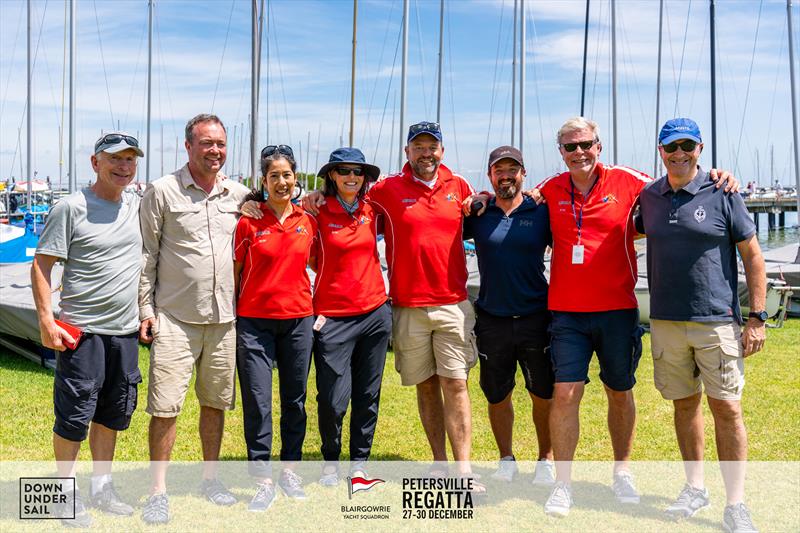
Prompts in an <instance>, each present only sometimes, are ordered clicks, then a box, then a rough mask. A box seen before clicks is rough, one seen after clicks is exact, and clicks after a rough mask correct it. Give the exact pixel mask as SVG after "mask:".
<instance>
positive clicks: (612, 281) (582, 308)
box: [539, 163, 652, 312]
mask: <svg viewBox="0 0 800 533" xmlns="http://www.w3.org/2000/svg"><path fill="white" fill-rule="evenodd" d="M597 173H598V177H597V181H596V182H595V185H594V187H593V188H592V190H591V191H589V194H588V196H587V197H586V198H584V196H583V195H582V194H581V193H580V191H578V190H577V189H575V204H574V208H575V209H574V214H573V204H572V194H571V189H572V187H571V182H572V180H571V179H570V175H569V172H564V173H563V174H558V175H556V176H553V177H552V178H548V179H547V180H545V181H544V182H543V183H542V184H541V185H539V189H540V190H541V191H542V194H543V195H544V197H545V199H546V200H547V208H548V210H549V211H550V229H551V231H552V232H553V257H552V260H551V263H550V291H549V293H548V307H549V308H550V310H552V311H572V312H590V311H612V310H615V309H633V308H635V307H636V306H637V303H636V297H635V296H634V293H633V288H634V286H635V285H636V276H637V272H636V252H635V251H634V248H633V237H634V236H635V235H636V231H635V229H634V227H633V223H632V217H631V215H632V212H633V208H634V206H635V205H636V201H637V199H638V198H639V193H640V192H641V190H642V189H643V188H644V186H645V185H646V184H647V183H648V182H650V181H652V180H651V178H650V177H649V176H647V175H646V174H642V173H641V172H639V171H637V170H633V169H630V168H627V167H616V166H610V167H604V166H603V165H602V164H600V163H598V164H597ZM581 206H583V220H582V224H581V228H582V229H581V244H583V246H584V253H583V263H582V264H573V262H572V249H573V246H574V245H576V244H578V227H577V220H578V219H579V217H580V210H581Z"/></svg>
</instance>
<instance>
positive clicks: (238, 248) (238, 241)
mask: <svg viewBox="0 0 800 533" xmlns="http://www.w3.org/2000/svg"><path fill="white" fill-rule="evenodd" d="M249 248H250V220H249V219H248V218H247V217H241V218H240V219H239V222H237V223H236V231H235V232H234V233H233V260H234V261H236V262H237V263H244V260H245V258H246V257H247V251H248V249H249Z"/></svg>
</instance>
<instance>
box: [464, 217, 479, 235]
mask: <svg viewBox="0 0 800 533" xmlns="http://www.w3.org/2000/svg"><path fill="white" fill-rule="evenodd" d="M475 218H477V215H470V216H467V217H464V218H463V220H464V222H463V223H462V229H461V233H462V235H461V238H462V239H464V240H465V241H466V240H469V239H474V238H475V224H474V219H475Z"/></svg>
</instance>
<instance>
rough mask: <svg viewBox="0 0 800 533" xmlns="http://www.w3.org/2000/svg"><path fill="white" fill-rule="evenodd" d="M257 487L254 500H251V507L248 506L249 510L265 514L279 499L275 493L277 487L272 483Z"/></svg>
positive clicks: (261, 484) (260, 484)
mask: <svg viewBox="0 0 800 533" xmlns="http://www.w3.org/2000/svg"><path fill="white" fill-rule="evenodd" d="M256 487H257V488H256V494H255V496H253V499H252V500H250V505H248V506H247V510H248V511H253V512H256V513H263V512H264V511H266V510H267V509H269V508H270V507H271V506H272V504H273V503H274V502H275V500H277V499H278V493H277V492H276V491H275V486H274V485H273V484H272V483H271V482H270V483H259V484H258V485H256Z"/></svg>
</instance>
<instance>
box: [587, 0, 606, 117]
mask: <svg viewBox="0 0 800 533" xmlns="http://www.w3.org/2000/svg"><path fill="white" fill-rule="evenodd" d="M603 3H604V2H600V3H599V4H600V5H599V6H598V8H597V20H603ZM599 26H600V28H599V30H600V31H598V32H597V42H596V43H595V47H594V50H595V52H594V78H593V79H592V98H591V99H590V100H589V102H590V105H591V111H590V112H589V115H588V116H590V117H591V116H592V115H593V114H594V97H595V92H596V90H597V75H598V73H599V72H600V43H601V42H603V41H602V39H603V37H604V36H605V33H604V32H605V26H604V25H603V24H599Z"/></svg>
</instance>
